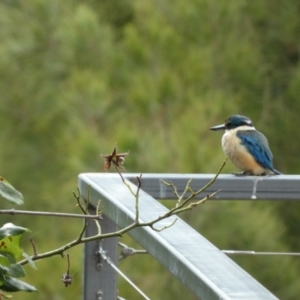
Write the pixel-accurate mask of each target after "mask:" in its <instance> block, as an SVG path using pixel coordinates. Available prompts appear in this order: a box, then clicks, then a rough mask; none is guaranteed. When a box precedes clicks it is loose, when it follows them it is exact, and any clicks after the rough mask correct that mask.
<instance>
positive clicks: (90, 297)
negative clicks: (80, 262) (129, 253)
mask: <svg viewBox="0 0 300 300" xmlns="http://www.w3.org/2000/svg"><path fill="white" fill-rule="evenodd" d="M89 212H90V214H95V208H94V207H92V206H90V207H89ZM100 226H101V230H102V233H109V232H114V231H116V230H117V225H116V224H115V223H114V222H113V221H112V220H111V219H109V218H108V217H107V216H105V215H103V220H101V221H100ZM96 234H97V227H96V225H95V223H94V221H92V220H90V221H89V224H88V227H87V230H86V236H93V235H96ZM100 247H102V249H103V250H104V251H106V255H107V256H108V257H110V259H111V261H112V262H113V263H114V264H117V261H118V257H117V247H118V239H117V238H108V239H104V240H97V241H92V242H88V243H85V244H84V276H83V281H84V282H83V300H94V299H95V300H116V299H117V274H116V272H115V270H114V269H112V268H111V266H110V265H108V264H107V263H106V262H105V261H103V260H102V258H101V255H100V253H99V249H100Z"/></svg>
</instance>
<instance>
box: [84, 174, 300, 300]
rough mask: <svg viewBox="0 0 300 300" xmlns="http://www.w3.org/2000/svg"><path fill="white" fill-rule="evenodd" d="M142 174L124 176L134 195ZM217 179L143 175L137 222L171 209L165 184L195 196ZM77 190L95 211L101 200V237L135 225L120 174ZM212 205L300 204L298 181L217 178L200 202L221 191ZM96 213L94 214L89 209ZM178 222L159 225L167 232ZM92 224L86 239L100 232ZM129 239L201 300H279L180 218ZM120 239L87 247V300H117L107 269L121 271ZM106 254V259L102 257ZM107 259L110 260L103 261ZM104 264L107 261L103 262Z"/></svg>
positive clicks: (92, 178)
mask: <svg viewBox="0 0 300 300" xmlns="http://www.w3.org/2000/svg"><path fill="white" fill-rule="evenodd" d="M137 176H139V174H125V175H124V177H125V178H126V179H127V180H129V184H130V186H131V187H132V189H134V190H136V189H137V187H136V186H135V184H134V182H135V181H136V177H137ZM214 176H215V175H213V174H201V175H197V174H184V175H182V174H143V178H142V189H141V190H140V192H139V219H140V221H141V222H147V221H151V220H153V219H155V218H157V217H158V216H160V215H162V214H164V213H166V212H167V211H168V209H167V208H166V207H165V206H163V205H162V204H160V203H159V202H158V201H157V200H156V199H155V198H157V199H171V198H174V194H173V191H172V189H171V188H167V187H166V186H165V185H164V184H162V183H161V179H163V180H165V181H172V183H173V184H174V185H175V186H176V187H177V190H178V193H181V192H182V191H183V189H184V188H185V186H186V183H187V181H188V180H189V179H191V178H192V179H193V181H192V184H191V186H192V187H193V188H194V189H195V190H197V189H200V188H201V187H203V186H204V185H205V184H207V183H208V182H209V181H210V180H211V179H212V178H213V177H214ZM79 189H80V191H81V195H82V196H83V197H87V195H88V193H89V195H90V204H91V205H92V206H94V207H96V206H97V203H98V201H99V200H100V199H101V206H102V207H103V211H104V214H105V215H104V220H102V221H100V224H101V228H102V232H103V233H109V232H114V231H116V230H117V228H118V227H119V228H123V227H125V226H128V225H130V224H132V223H133V222H134V221H135V217H136V210H135V209H136V208H135V199H134V196H133V195H132V193H131V192H130V191H129V189H128V187H127V186H126V185H125V184H124V183H123V182H122V180H121V178H120V176H119V174H110V173H87V174H80V175H79ZM220 189H221V192H219V193H218V194H217V195H216V196H215V197H214V199H217V200H218V199H219V200H220V199H240V200H249V199H266V200H300V176H298V175H281V176H268V177H250V176H243V177H237V176H234V175H219V177H218V178H217V180H216V182H215V183H214V184H213V185H212V186H210V187H209V188H208V189H207V190H206V191H205V192H204V193H203V194H202V195H199V196H198V198H202V197H205V196H206V195H207V194H208V193H212V192H215V191H216V190H220ZM91 209H92V210H93V209H94V208H92V207H91ZM173 220H174V217H170V218H169V219H167V220H162V221H160V222H158V223H157V224H156V225H155V226H156V227H158V228H163V227H164V226H166V225H168V224H170V223H172V221H173ZM95 227H96V226H93V222H90V224H89V226H88V229H87V235H91V234H94V233H95V232H96V228H95ZM128 234H129V235H130V236H131V237H132V238H133V239H134V240H136V241H137V242H138V243H139V244H140V245H141V246H142V247H143V248H144V249H146V250H147V251H148V252H149V253H150V254H151V255H152V256H153V257H154V258H156V259H157V260H158V261H159V262H160V263H161V264H162V265H164V266H165V268H166V269H168V270H169V271H170V272H171V273H172V274H173V275H174V276H176V277H177V278H178V279H179V280H180V281H181V282H182V283H183V284H184V285H186V286H187V287H188V288H189V289H190V290H191V291H192V292H193V293H194V294H195V295H196V296H197V297H198V298H199V299H203V300H208V299H239V300H240V299H243V300H246V299H249V300H255V299H263V300H268V299H277V298H276V296H274V295H273V294H272V293H270V292H269V291H268V290H267V289H266V288H264V287H263V286H262V285H261V284H260V283H259V282H257V281H256V280H255V279H254V278H253V277H251V276H250V275H249V274H248V273H246V272H245V271H244V270H243V269H242V268H241V267H239V266H238V265H237V264H236V263H235V262H233V261H232V260H231V259H230V258H229V257H228V256H226V255H225V254H224V253H222V251H220V250H219V249H218V248H217V247H215V246H214V245H213V244H212V243H210V242H209V241H208V240H206V239H205V238H204V237H203V236H201V235H200V234H199V233H198V232H197V231H195V230H194V229H193V228H192V227H190V226H189V225H188V224H186V223H185V222H184V221H182V220H181V219H180V218H179V219H178V221H177V222H176V223H175V224H174V225H173V226H171V227H170V228H168V229H166V230H163V231H161V232H157V231H154V230H152V229H151V228H149V227H138V228H135V229H133V230H131V231H130V232H128ZM117 242H118V241H117V238H109V239H103V240H102V241H94V242H89V243H87V244H86V245H85V256H84V291H83V299H84V300H93V299H97V300H116V299H117V273H116V272H115V270H114V269H113V268H111V266H110V265H109V264H107V263H106V262H107V257H108V259H109V261H108V262H109V263H111V264H112V265H114V266H115V265H117ZM103 254H104V256H103ZM105 254H107V257H106V256H105ZM105 260H106V261H105Z"/></svg>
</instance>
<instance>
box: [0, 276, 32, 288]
mask: <svg viewBox="0 0 300 300" xmlns="http://www.w3.org/2000/svg"><path fill="white" fill-rule="evenodd" d="M3 279H4V283H3V284H2V285H1V286H0V289H1V290H3V291H6V292H19V291H26V292H36V291H37V290H36V288H35V287H34V286H32V285H30V284H28V283H26V282H24V281H21V280H19V279H15V278H12V277H9V276H3Z"/></svg>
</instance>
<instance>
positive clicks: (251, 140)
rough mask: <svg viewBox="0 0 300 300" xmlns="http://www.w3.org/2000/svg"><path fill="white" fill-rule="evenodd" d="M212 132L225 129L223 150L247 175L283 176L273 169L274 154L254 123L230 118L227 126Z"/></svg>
mask: <svg viewBox="0 0 300 300" xmlns="http://www.w3.org/2000/svg"><path fill="white" fill-rule="evenodd" d="M210 129H211V130H221V129H225V133H224V135H223V137H222V148H223V151H224V153H225V155H226V156H228V158H229V159H230V160H231V161H232V163H233V164H234V165H235V166H236V167H238V168H239V169H241V170H242V171H243V172H242V173H239V174H245V175H270V174H277V175H279V174H281V173H280V172H279V171H277V170H276V169H274V167H273V162H272V160H273V154H272V152H271V150H270V148H269V143H268V140H267V139H266V137H265V136H264V135H263V134H262V133H260V132H259V131H257V130H256V129H255V128H254V126H253V124H252V121H251V120H250V119H249V118H247V117H245V116H240V115H234V116H231V117H229V118H228V119H227V120H226V121H225V124H222V125H218V126H214V127H211V128H210Z"/></svg>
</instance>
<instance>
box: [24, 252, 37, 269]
mask: <svg viewBox="0 0 300 300" xmlns="http://www.w3.org/2000/svg"><path fill="white" fill-rule="evenodd" d="M22 255H23V257H25V258H26V259H27V261H28V263H29V265H30V266H31V267H32V268H34V269H36V270H37V267H36V265H35V263H34V261H33V260H32V259H31V257H30V256H29V255H28V254H27V253H25V252H23V254H22Z"/></svg>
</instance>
